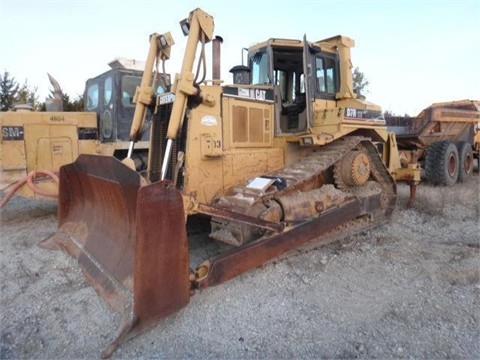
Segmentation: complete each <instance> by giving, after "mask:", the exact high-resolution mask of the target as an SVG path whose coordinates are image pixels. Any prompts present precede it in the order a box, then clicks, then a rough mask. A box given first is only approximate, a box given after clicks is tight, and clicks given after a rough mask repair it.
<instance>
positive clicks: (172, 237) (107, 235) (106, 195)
mask: <svg viewBox="0 0 480 360" xmlns="http://www.w3.org/2000/svg"><path fill="white" fill-rule="evenodd" d="M58 206H59V208H58V222H59V229H58V231H57V232H56V233H55V234H53V235H52V236H51V237H50V238H48V239H46V240H45V241H44V242H43V243H42V244H41V246H42V247H44V248H48V249H61V250H64V251H65V252H67V253H69V254H70V255H72V256H74V257H75V258H77V259H78V263H79V265H80V267H81V269H82V272H83V273H84V276H85V277H86V279H87V280H88V281H89V282H90V283H91V284H92V286H93V287H94V288H95V289H96V291H97V292H98V293H99V294H100V295H101V296H102V297H103V298H104V299H105V301H106V302H107V303H108V304H109V305H110V306H112V307H113V308H115V309H116V310H118V311H120V312H122V313H123V314H124V324H123V326H122V328H121V329H120V332H119V334H118V336H117V339H116V340H115V341H114V342H113V343H112V345H111V346H110V348H109V349H108V350H107V352H106V354H104V355H106V356H108V355H109V354H110V353H111V352H112V351H113V350H114V349H115V347H116V346H118V345H119V344H120V343H121V342H123V341H125V340H127V339H128V338H131V337H133V336H135V335H137V334H138V333H139V332H141V331H142V330H144V329H146V328H148V327H151V326H153V325H154V324H155V323H156V322H157V321H158V320H160V319H161V318H164V317H166V316H168V315H170V314H172V313H174V312H176V311H178V310H179V309H181V308H183V307H184V306H186V305H187V304H188V302H189V298H190V282H189V254H188V242H187V235H186V228H185V218H184V212H183V201H182V195H181V194H180V192H179V191H178V190H177V189H176V188H175V187H174V186H173V184H172V183H171V182H170V181H168V180H166V181H162V182H158V183H154V184H151V185H143V186H142V185H141V177H140V175H139V174H138V173H136V172H135V171H134V170H132V169H130V168H129V167H128V166H126V165H125V164H122V163H121V162H120V161H119V160H117V159H115V158H113V157H106V156H99V155H81V156H80V157H79V158H78V159H77V160H76V161H75V162H74V163H72V164H69V165H65V166H63V167H62V168H61V169H60V186H59V204H58Z"/></svg>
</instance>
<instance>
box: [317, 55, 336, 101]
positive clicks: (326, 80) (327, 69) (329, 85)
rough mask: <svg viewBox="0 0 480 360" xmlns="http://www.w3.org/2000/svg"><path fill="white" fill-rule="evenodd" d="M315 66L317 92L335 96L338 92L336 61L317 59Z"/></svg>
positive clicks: (326, 58)
mask: <svg viewBox="0 0 480 360" xmlns="http://www.w3.org/2000/svg"><path fill="white" fill-rule="evenodd" d="M315 65H316V66H315V68H316V78H317V90H318V91H320V92H326V93H329V94H335V93H336V92H337V91H338V90H337V85H336V84H337V76H336V71H335V69H336V67H335V61H334V60H333V59H330V58H328V57H317V58H316V64H315Z"/></svg>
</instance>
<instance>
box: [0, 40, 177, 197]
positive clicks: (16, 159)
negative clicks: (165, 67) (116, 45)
mask: <svg viewBox="0 0 480 360" xmlns="http://www.w3.org/2000/svg"><path fill="white" fill-rule="evenodd" d="M171 44H173V41H171V42H170V45H171ZM168 49H169V47H168ZM168 57H169V51H168V50H167V49H165V50H164V51H163V52H162V60H166V59H168ZM136 63H137V64H135V65H137V66H136V67H135V66H133V65H134V64H131V63H130V62H129V61H127V60H126V59H122V58H117V59H115V60H114V61H112V62H111V63H110V66H111V69H110V70H109V71H107V72H105V73H103V74H101V75H98V76H97V77H95V78H92V79H89V80H87V82H86V86H85V93H84V99H85V111H84V112H65V111H62V95H61V89H60V87H59V85H58V83H56V81H54V79H52V78H50V80H51V81H52V85H54V89H55V91H54V92H55V97H54V98H53V99H47V102H48V104H47V105H52V104H53V106H52V108H53V111H52V109H49V108H48V107H49V106H47V112H37V111H35V112H33V111H28V109H27V110H25V109H22V108H19V109H14V111H7V112H0V127H1V138H0V190H1V191H3V192H5V193H6V195H5V196H4V197H3V199H2V201H1V202H0V205H1V206H3V205H4V204H5V203H6V202H7V201H8V199H9V198H10V197H11V196H12V195H13V193H15V192H16V193H17V194H18V195H21V196H25V197H38V198H44V197H57V195H58V178H57V176H56V173H57V172H58V170H59V169H60V167H61V166H62V165H65V164H69V163H71V162H73V161H74V160H75V159H76V158H77V157H78V155H79V154H99V155H109V156H115V157H117V158H120V159H122V158H124V157H125V156H127V152H128V149H129V144H130V140H131V139H130V136H129V135H130V127H131V122H132V118H133V116H134V112H135V108H136V107H135V104H134V102H133V100H134V97H135V92H136V89H137V87H138V86H139V85H141V80H142V76H143V69H141V70H140V69H139V67H138V63H139V62H136ZM140 65H142V63H141V62H140ZM149 69H150V72H149V74H147V75H148V80H149V81H151V83H150V84H149V85H150V86H152V89H153V88H154V92H155V93H158V94H160V93H163V92H166V91H167V90H168V86H169V77H168V76H167V75H165V73H160V74H159V73H158V69H157V68H156V69H155V71H154V73H155V76H152V67H151V65H150V66H149ZM144 85H146V84H144ZM48 110H50V111H48ZM55 110H56V111H55ZM146 124H147V125H148V124H149V123H146ZM135 141H137V146H136V148H135V151H134V152H133V153H132V154H131V155H130V156H131V157H132V158H133V159H134V161H135V166H136V167H137V169H142V168H145V167H146V162H147V157H148V146H149V129H148V127H145V128H142V129H141V131H140V132H139V134H138V135H137V138H135Z"/></svg>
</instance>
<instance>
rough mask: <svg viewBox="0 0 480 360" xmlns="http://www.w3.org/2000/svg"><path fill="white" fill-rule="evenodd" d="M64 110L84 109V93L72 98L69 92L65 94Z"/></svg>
mask: <svg viewBox="0 0 480 360" xmlns="http://www.w3.org/2000/svg"><path fill="white" fill-rule="evenodd" d="M63 111H83V95H78V97H77V98H76V99H75V100H71V99H70V96H68V94H63Z"/></svg>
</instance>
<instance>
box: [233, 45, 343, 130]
mask: <svg viewBox="0 0 480 360" xmlns="http://www.w3.org/2000/svg"><path fill="white" fill-rule="evenodd" d="M248 65H249V66H248V70H249V83H250V85H269V86H272V87H273V91H274V103H275V105H274V108H275V135H277V136H291V135H292V134H295V135H301V134H303V133H307V132H308V131H309V129H310V128H311V127H312V125H313V116H312V106H313V102H314V101H315V99H324V100H327V101H333V102H334V101H335V95H336V93H337V92H338V90H339V85H340V84H339V58H338V54H336V53H331V52H326V51H322V49H321V48H320V46H318V45H316V44H315V43H313V44H310V43H308V42H306V41H303V42H302V41H300V40H285V39H270V40H268V41H266V42H264V43H262V44H259V45H257V46H254V47H252V48H250V49H249V52H248ZM234 78H235V76H234ZM243 78H245V77H243Z"/></svg>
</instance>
